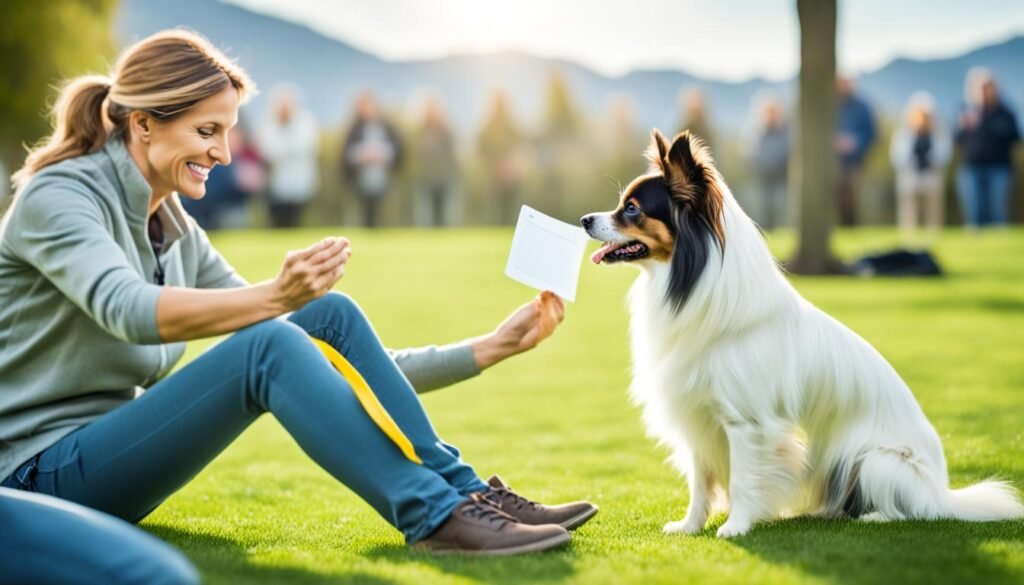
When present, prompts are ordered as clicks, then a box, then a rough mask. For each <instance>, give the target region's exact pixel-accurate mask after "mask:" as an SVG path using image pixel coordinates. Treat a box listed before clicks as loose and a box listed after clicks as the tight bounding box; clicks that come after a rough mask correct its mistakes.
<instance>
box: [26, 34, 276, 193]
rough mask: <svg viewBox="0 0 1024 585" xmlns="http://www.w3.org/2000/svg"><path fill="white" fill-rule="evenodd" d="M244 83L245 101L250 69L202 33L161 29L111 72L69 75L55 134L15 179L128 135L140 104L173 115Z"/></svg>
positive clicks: (155, 113)
mask: <svg viewBox="0 0 1024 585" xmlns="http://www.w3.org/2000/svg"><path fill="white" fill-rule="evenodd" d="M229 86H231V87H234V88H235V89H236V90H238V93H239V99H240V103H244V102H245V101H246V100H247V99H248V98H249V97H250V96H251V95H252V94H253V93H254V92H255V89H256V88H255V84H254V83H253V82H252V80H251V79H250V78H249V75H248V74H247V73H246V72H245V71H244V70H242V68H241V67H239V66H238V65H237V64H236V63H234V62H233V61H231V60H230V59H228V58H227V57H226V56H225V55H224V54H223V53H221V52H220V51H219V50H217V49H216V48H215V47H214V46H213V45H212V44H211V43H210V42H209V41H208V40H206V39H205V38H203V37H202V36H200V35H198V34H196V33H194V32H191V31H187V30H184V29H173V30H165V31H162V32H158V33H156V34H154V35H152V36H149V37H147V38H145V39H142V40H141V41H139V42H137V43H135V44H134V45H132V46H131V47H129V48H128V49H126V50H125V51H124V52H123V53H122V54H121V56H120V58H119V59H118V60H117V64H116V65H115V66H114V69H113V71H112V73H111V74H110V76H102V75H85V76H82V77H77V78H75V79H72V80H71V81H69V82H67V83H66V84H65V85H64V87H63V88H61V91H60V94H59V95H58V97H57V101H56V102H55V103H54V105H53V109H52V111H51V116H52V118H53V134H51V135H50V136H48V137H47V138H45V139H43V141H42V142H40V143H39V145H37V146H36V147H35V148H33V149H32V150H30V151H29V153H28V156H27V157H26V158H25V165H24V166H22V167H21V169H19V170H18V172H16V173H14V175H13V176H12V181H13V183H14V186H15V189H18V190H20V189H21V187H22V186H24V185H25V183H27V182H28V180H29V179H30V178H32V176H33V175H34V174H36V173H37V172H39V171H40V170H41V169H43V168H46V167H48V166H50V165H53V164H56V163H59V162H60V161H62V160H65V159H69V158H73V157H76V156H81V155H84V154H89V153H92V152H96V151H97V150H99V149H100V148H101V147H102V146H103V145H104V144H105V143H106V142H107V139H108V138H109V137H110V136H112V135H119V136H120V137H121V138H123V139H127V132H128V117H129V115H130V114H131V113H132V112H133V111H136V110H139V111H143V112H145V113H146V114H147V115H149V116H152V117H153V118H155V119H156V120H159V121H162V122H163V121H169V120H173V119H174V118H176V117H177V116H179V115H181V114H182V113H184V112H185V111H186V110H188V109H189V108H191V107H192V106H194V105H195V104H196V103H197V102H199V101H201V100H203V99H206V98H208V97H210V96H212V95H215V94H217V93H219V92H221V91H223V90H224V89H225V88H227V87H229Z"/></svg>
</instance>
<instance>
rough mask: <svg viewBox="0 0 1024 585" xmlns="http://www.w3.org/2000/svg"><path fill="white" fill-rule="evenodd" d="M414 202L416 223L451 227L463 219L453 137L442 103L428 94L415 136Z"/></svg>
mask: <svg viewBox="0 0 1024 585" xmlns="http://www.w3.org/2000/svg"><path fill="white" fill-rule="evenodd" d="M415 140H416V143H415V145H414V148H415V150H416V163H417V164H416V204H415V219H416V225H418V226H437V227H441V226H450V225H457V224H459V223H461V222H462V198H461V197H460V191H459V167H458V161H457V160H456V158H455V139H454V137H453V135H452V131H451V128H449V127H448V122H447V120H446V119H445V115H444V109H443V108H442V107H441V102H440V101H439V100H438V99H437V98H436V97H435V96H430V97H428V98H427V99H426V102H425V103H424V106H423V120H422V123H421V125H420V127H419V129H418V132H417V134H416V137H415Z"/></svg>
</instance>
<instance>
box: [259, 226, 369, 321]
mask: <svg viewBox="0 0 1024 585" xmlns="http://www.w3.org/2000/svg"><path fill="white" fill-rule="evenodd" d="M351 255H352V246H351V245H350V243H349V241H348V239H347V238H324V239H323V240H322V241H321V242H320V243H318V244H314V245H312V246H310V247H308V248H306V249H305V250H295V251H292V252H288V254H287V255H285V259H284V265H283V266H282V267H281V272H280V273H279V274H278V275H277V278H275V279H274V280H273V281H272V290H273V292H272V293H271V298H272V302H273V303H274V304H275V305H277V306H279V307H281V308H282V309H283V311H282V312H288V311H295V310H297V309H299V308H301V307H302V306H303V305H305V304H306V303H308V302H309V301H312V300H314V299H318V298H320V297H322V296H324V295H325V294H327V293H328V291H330V290H331V288H333V287H334V284H335V283H336V282H338V281H339V280H340V279H341V277H342V276H344V275H345V263H346V262H348V259H349V257H350V256H351Z"/></svg>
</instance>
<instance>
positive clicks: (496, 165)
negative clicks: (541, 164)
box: [477, 92, 526, 225]
mask: <svg viewBox="0 0 1024 585" xmlns="http://www.w3.org/2000/svg"><path fill="white" fill-rule="evenodd" d="M525 148H526V144H525V140H524V136H523V133H522V131H521V130H520V129H519V127H518V125H517V124H516V121H515V120H514V118H513V116H512V112H511V111H510V109H509V106H508V101H507V99H506V98H505V94H504V93H502V92H495V93H494V94H493V95H492V96H491V102H490V105H489V106H488V112H487V118H486V120H485V122H484V126H483V128H482V129H481V131H480V135H479V136H478V137H477V152H479V154H480V158H481V159H482V161H483V164H484V171H485V173H486V174H487V178H488V182H489V184H490V187H491V192H492V202H493V203H494V204H495V206H494V207H495V208H496V209H497V210H498V223H500V224H501V225H510V224H513V223H515V221H516V218H517V217H518V216H519V205H520V201H519V199H520V189H521V188H522V185H523V179H524V177H525V175H526V160H525V158H526V153H525Z"/></svg>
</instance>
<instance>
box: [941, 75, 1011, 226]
mask: <svg viewBox="0 0 1024 585" xmlns="http://www.w3.org/2000/svg"><path fill="white" fill-rule="evenodd" d="M966 94H967V105H966V107H965V108H964V110H963V112H961V114H960V117H959V119H958V120H957V132H956V144H957V146H958V147H959V148H960V153H961V160H962V164H961V167H960V170H959V172H958V173H957V190H958V191H959V193H960V203H961V206H962V208H963V215H964V221H965V223H966V224H967V227H968V228H969V229H976V228H978V227H982V226H985V225H1005V224H1006V223H1008V222H1009V219H1010V204H1009V199H1010V187H1011V184H1012V182H1013V164H1012V158H1011V157H1012V154H1013V147H1014V145H1015V144H1016V143H1017V142H1019V141H1020V129H1019V128H1018V127H1017V118H1016V117H1015V116H1014V115H1013V112H1011V111H1010V110H1009V108H1007V107H1006V105H1005V104H1003V102H1002V100H1001V99H1000V98H999V92H998V88H997V86H996V81H995V78H994V77H992V74H991V73H990V72H989V71H988V70H985V69H981V68H977V69H972V70H971V71H970V72H969V73H968V74H967V88H966Z"/></svg>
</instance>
